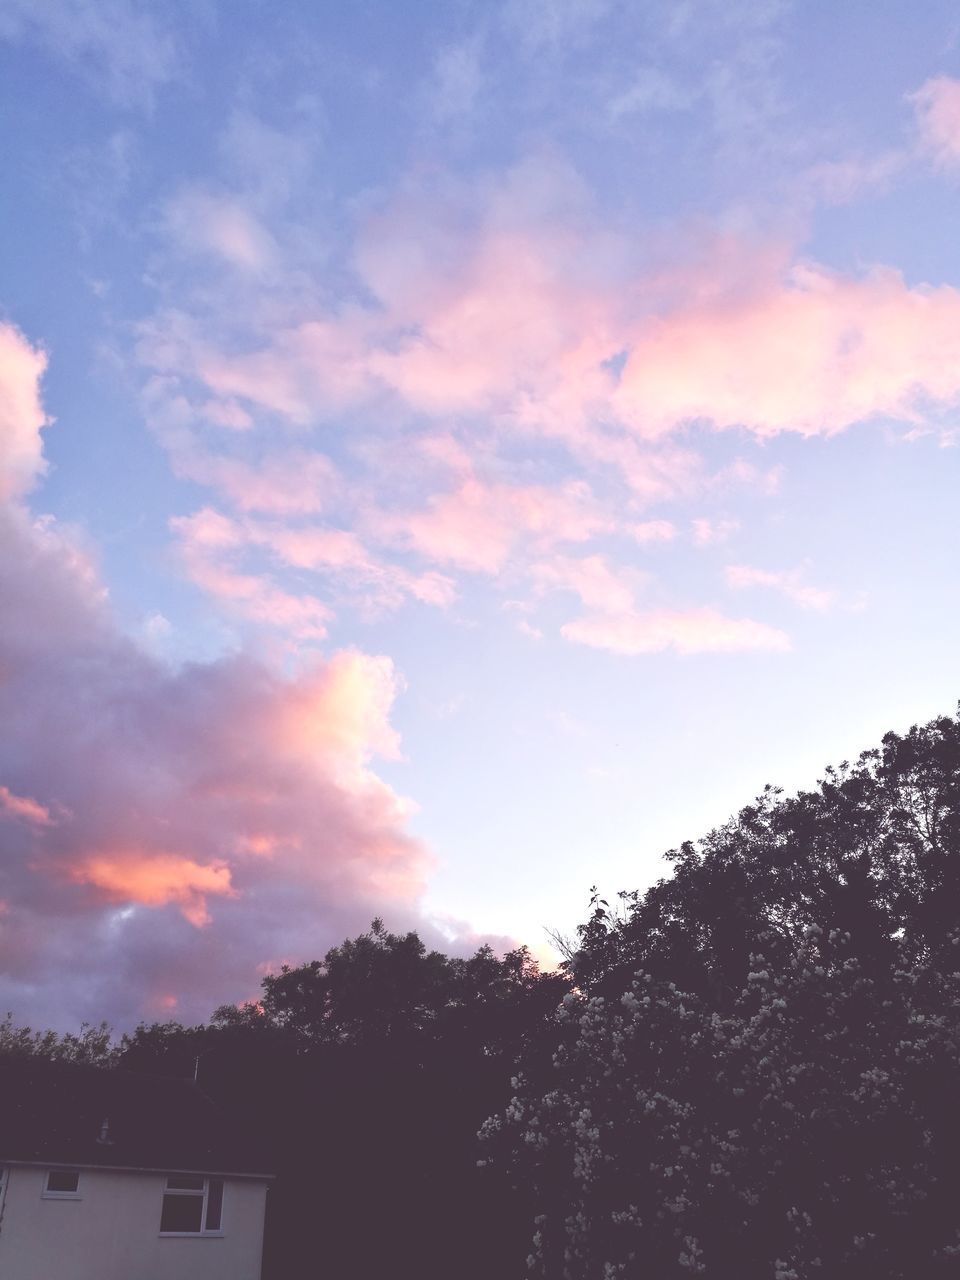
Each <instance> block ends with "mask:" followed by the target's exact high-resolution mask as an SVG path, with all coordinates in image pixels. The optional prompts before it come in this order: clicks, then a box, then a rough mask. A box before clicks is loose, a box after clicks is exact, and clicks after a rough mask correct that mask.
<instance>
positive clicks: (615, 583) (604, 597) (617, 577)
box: [530, 555, 641, 615]
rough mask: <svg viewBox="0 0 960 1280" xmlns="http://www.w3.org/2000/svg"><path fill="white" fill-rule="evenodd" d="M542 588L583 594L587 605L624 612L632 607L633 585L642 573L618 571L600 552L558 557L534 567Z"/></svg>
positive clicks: (583, 601)
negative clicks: (588, 554)
mask: <svg viewBox="0 0 960 1280" xmlns="http://www.w3.org/2000/svg"><path fill="white" fill-rule="evenodd" d="M530 572H531V576H532V577H533V580H534V582H535V583H536V584H537V585H538V587H539V588H541V589H543V590H547V589H553V590H559V591H570V592H573V593H574V594H575V595H577V596H579V597H580V600H581V602H582V604H583V605H584V607H585V608H587V609H593V610H596V611H597V612H599V613H606V614H620V615H622V614H625V613H628V612H629V611H630V610H631V609H632V608H633V603H634V588H633V585H632V583H631V581H630V579H632V580H633V583H637V584H639V581H640V579H641V575H640V574H638V573H637V572H636V571H632V572H631V571H623V570H620V571H616V570H614V569H612V568H611V566H610V564H609V563H608V562H607V560H606V559H605V558H604V557H603V556H601V555H591V556H580V557H576V556H555V557H554V558H553V559H552V560H549V561H545V562H541V563H538V564H535V565H533V566H532V567H531V570H530Z"/></svg>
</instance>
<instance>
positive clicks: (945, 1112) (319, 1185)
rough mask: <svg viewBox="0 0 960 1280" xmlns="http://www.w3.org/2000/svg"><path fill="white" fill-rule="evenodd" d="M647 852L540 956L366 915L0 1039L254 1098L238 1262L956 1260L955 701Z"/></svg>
mask: <svg viewBox="0 0 960 1280" xmlns="http://www.w3.org/2000/svg"><path fill="white" fill-rule="evenodd" d="M667 858H668V860H669V861H670V862H671V863H672V873H671V875H670V876H669V877H667V878H664V879H663V880H661V881H659V882H658V883H657V884H655V885H653V886H652V887H651V888H649V889H648V890H646V891H635V892H624V893H621V894H620V896H619V900H618V903H617V905H616V907H615V909H613V910H611V908H610V906H609V903H608V902H607V901H606V900H605V899H603V898H601V897H599V895H598V894H597V893H596V891H594V893H593V897H592V899H591V903H590V912H589V915H588V918H587V920H586V921H585V922H584V924H583V925H582V926H581V927H580V929H579V930H578V933H577V938H576V941H575V942H572V943H570V944H569V948H568V960H567V962H566V963H565V965H564V966H562V968H561V971H560V972H559V973H557V974H546V975H544V974H541V973H539V972H538V970H537V968H536V965H534V964H533V962H532V961H531V959H530V956H529V954H528V953H527V951H526V950H525V949H523V948H521V949H519V950H517V951H513V952H511V953H509V954H508V955H506V956H504V957H502V958H499V957H497V956H495V955H494V954H493V953H492V952H491V951H490V949H489V948H486V947H483V948H480V950H479V951H478V952H477V953H476V954H475V955H474V956H472V957H470V958H469V959H458V958H452V957H449V956H445V955H442V954H441V953H439V952H436V951H428V950H427V949H426V947H425V946H424V944H423V942H422V941H421V939H420V938H419V937H418V936H417V935H416V934H415V933H408V934H404V935H399V934H392V933H390V932H388V931H387V930H386V929H385V928H384V926H383V924H382V923H381V922H380V921H374V922H373V925H372V926H371V928H370V930H369V931H368V932H367V933H364V934H361V935H360V936H359V937H357V938H354V939H349V940H347V941H345V942H343V943H342V944H341V945H340V946H338V947H334V948H332V949H331V950H330V951H329V952H328V953H327V954H326V956H325V957H324V958H323V960H319V961H314V962H312V963H309V964H304V965H300V966H297V967H295V968H284V969H282V970H281V971H280V972H279V973H277V974H272V975H270V976H268V977H267V978H265V979H264V981H263V993H262V997H261V999H260V1001H259V1002H257V1003H255V1004H249V1005H245V1006H242V1007H240V1008H235V1007H233V1006H225V1007H223V1008H221V1009H218V1010H217V1011H216V1012H215V1014H214V1015H213V1017H212V1019H211V1021H210V1023H209V1024H208V1025H206V1026H199V1027H184V1026H181V1025H180V1024H178V1023H162V1024H154V1025H152V1026H146V1025H143V1026H140V1027H138V1028H137V1030H136V1031H135V1032H133V1033H132V1034H130V1035H126V1036H124V1037H123V1039H122V1040H121V1042H120V1044H119V1045H112V1044H111V1043H110V1039H109V1035H108V1034H107V1033H106V1030H105V1028H85V1029H84V1030H83V1031H82V1033H81V1034H80V1035H79V1036H74V1037H70V1036H67V1037H58V1036H52V1035H50V1034H46V1033H44V1034H41V1033H32V1032H29V1031H21V1030H18V1029H17V1028H15V1027H13V1026H12V1025H11V1024H10V1023H9V1021H8V1022H7V1023H5V1024H0V1052H4V1053H7V1054H19V1055H29V1054H34V1055H38V1056H41V1057H50V1058H54V1059H58V1058H59V1059H63V1060H66V1061H79V1062H91V1063H95V1064H100V1065H110V1064H119V1065H122V1066H123V1067H124V1068H125V1069H126V1070H127V1071H143V1072H149V1073H160V1074H169V1075H172V1076H179V1077H182V1078H186V1079H191V1080H192V1079H194V1078H195V1077H196V1078H197V1080H198V1082H199V1085H200V1087H201V1089H203V1090H204V1091H205V1092H206V1093H208V1094H209V1096H210V1097H212V1098H213V1099H215V1100H216V1101H218V1102H220V1103H221V1104H222V1105H223V1106H224V1107H225V1108H227V1109H230V1110H231V1111H239V1112H240V1113H241V1114H243V1115H244V1116H245V1117H248V1118H249V1121H250V1124H251V1126H254V1127H256V1128H257V1129H259V1140H261V1141H265V1142H266V1144H267V1145H268V1146H269V1148H270V1150H271V1153H272V1163H271V1167H272V1168H273V1169H275V1171H276V1173H277V1175H278V1176H277V1180H276V1184H275V1186H274V1188H273V1190H271V1193H270V1206H269V1210H268V1223H267V1246H266V1259H265V1268H264V1280H293V1278H294V1277H301V1276H302V1277H313V1276H321V1275H325V1274H335V1275H337V1276H340V1277H343V1278H344V1280H352V1278H355V1280H368V1278H369V1280H374V1278H376V1280H382V1277H383V1276H385V1275H408V1274H409V1275H416V1276H418V1277H419V1278H420V1280H434V1278H436V1280H440V1277H443V1278H444V1280H448V1278H449V1277H450V1276H451V1275H456V1276H457V1277H458V1278H463V1280H481V1278H482V1280H496V1278H498V1277H501V1276H504V1277H505V1276H519V1275H521V1274H522V1273H523V1271H524V1268H525V1266H527V1267H528V1269H529V1270H530V1272H531V1273H532V1274H534V1275H540V1276H543V1277H545V1278H546V1280H567V1278H568V1277H569V1278H570V1280H593V1278H594V1277H596V1278H597V1280H610V1277H612V1276H615V1275H616V1276H620V1275H622V1276H624V1277H626V1278H627V1280H633V1278H636V1280H641V1277H646V1276H648V1275H654V1274H655V1275H656V1276H657V1277H658V1280H670V1278H671V1277H680V1276H683V1277H687V1276H693V1275H705V1276H706V1277H707V1278H708V1280H814V1278H815V1277H817V1276H822V1277H824V1278H825V1280H839V1278H840V1277H843V1280H867V1277H869V1278H870V1280H913V1278H914V1277H918V1276H922V1277H924V1280H927V1277H936V1276H941V1275H942V1276H956V1275H960V1235H958V1228H960V1210H958V1207H957V1206H958V1204H960V1200H958V1199H957V1194H958V1191H957V1189H958V1188H960V1141H958V1139H960V1132H958V1130H960V1118H958V1111H957V1108H956V1101H955V1100H956V1098H957V1096H960V976H958V971H960V721H958V720H956V719H951V718H948V717H944V718H941V719H938V720H935V721H933V722H932V723H930V724H928V725H925V726H922V727H915V728H913V729H911V730H910V731H909V732H908V733H906V734H904V735H897V734H892V733H891V734H888V735H887V736H886V737H885V738H884V739H883V742H882V744H881V746H880V748H878V749H876V750H873V751H868V752H866V753H864V754H863V755H862V756H861V757H860V758H859V759H858V760H857V761H856V762H855V763H854V764H852V765H851V764H847V763H844V764H842V765H840V766H839V767H837V768H832V769H828V770H827V771H826V774H825V776H824V778H823V780H822V781H821V782H820V783H819V785H818V786H817V788H816V789H814V790H811V791H807V792H801V793H799V794H798V795H796V796H790V797H788V796H784V795H783V794H782V793H781V792H780V791H778V790H776V789H775V788H771V787H768V788H767V789H766V790H765V791H764V792H763V793H762V795H761V796H760V797H759V798H758V799H757V801H756V802H755V803H754V804H752V805H750V806H748V807H747V808H745V809H743V810H742V811H741V812H740V813H739V814H738V815H737V816H736V817H735V818H733V819H732V820H731V821H730V822H729V823H727V824H726V825H725V826H723V827H721V828H719V829H718V830H716V831H713V832H711V833H710V834H708V835H707V836H705V837H704V838H703V839H701V840H700V841H698V842H696V843H687V844H684V845H682V846H681V847H680V848H679V849H677V850H673V851H671V852H670V853H669V854H668V855H667ZM561 1001H562V1004H561ZM558 1005H560V1006H561V1007H560V1009H559V1011H558V1008H557V1006H558ZM488 1118H490V1119H489V1122H488V1123H486V1124H484V1122H485V1121H488ZM481 1126H483V1127H484V1140H483V1142H482V1143H480V1144H478V1143H477V1142H476V1134H477V1130H478V1129H480V1128H481ZM478 1161H479V1166H478ZM525 1259H526V1260H527V1261H526V1263H525ZM611 1268H612V1269H611Z"/></svg>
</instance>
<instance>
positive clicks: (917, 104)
mask: <svg viewBox="0 0 960 1280" xmlns="http://www.w3.org/2000/svg"><path fill="white" fill-rule="evenodd" d="M910 100H911V102H912V103H913V106H914V110H915V111H916V113H917V125H918V128H919V131H920V146H921V149H922V151H924V152H925V153H926V154H927V155H928V156H929V157H930V158H931V159H932V160H933V162H934V164H935V165H937V166H938V167H939V168H941V169H955V168H956V167H957V165H958V164H960V80H954V79H952V78H951V77H950V76H935V77H934V78H933V79H930V80H927V81H925V82H924V83H923V84H922V85H921V86H920V88H919V89H918V90H917V91H916V93H914V94H911V96H910Z"/></svg>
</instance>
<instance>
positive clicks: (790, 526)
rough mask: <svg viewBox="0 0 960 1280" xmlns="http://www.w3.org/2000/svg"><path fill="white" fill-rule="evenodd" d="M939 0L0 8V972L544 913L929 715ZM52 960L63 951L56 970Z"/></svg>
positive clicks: (621, 879) (166, 1004) (182, 972)
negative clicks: (379, 926)
mask: <svg viewBox="0 0 960 1280" xmlns="http://www.w3.org/2000/svg"><path fill="white" fill-rule="evenodd" d="M958 40H960V24H958V22H957V20H956V15H955V10H954V7H953V6H950V5H947V4H946V3H943V4H940V3H930V4H926V5H924V6H922V8H921V9H920V10H919V11H916V9H915V8H908V7H907V6H906V5H904V4H901V3H895V2H893V0H885V2H884V3H881V4H876V3H873V4H869V5H868V4H866V3H849V4H845V5H843V6H836V5H826V4H819V3H814V4H805V5H799V4H797V5H791V4H789V3H781V2H780V0H770V2H769V3H766V2H764V0H759V2H758V0H751V2H750V3H746V2H744V3H733V2H731V0H727V3H714V2H713V0H699V2H698V3H692V2H691V3H673V4H666V3H662V4H654V3H650V4H647V3H645V4H636V3H622V2H621V0H501V2H498V3H484V4H473V3H466V2H464V3H455V4H444V5H440V4H437V3H433V2H431V3H426V2H424V3H419V4H407V5H403V6H398V5H389V4H386V3H384V2H383V0H369V2H368V3H358V4H354V5H350V6H343V5H331V4H296V3H288V4H284V5H282V6H278V5H267V4H265V3H254V2H251V0H233V2H232V3H230V4H225V3H215V2H214V0H209V2H206V3H202V4H201V3H197V4H164V5H159V4H149V3H134V0H99V2H96V3H94V2H92V0H47V3H45V4H44V5H42V6H39V5H36V4H33V3H27V0H4V2H3V3H2V4H0V63H2V75H0V118H2V119H3V121H4V124H3V128H2V139H3V147H4V163H5V173H6V174H7V182H6V183H5V184H4V191H3V193H2V196H0V218H2V227H3V236H2V240H0V356H2V362H0V407H2V412H0V480H2V482H3V483H2V484H0V497H2V499H3V502H2V515H3V524H2V534H0V536H2V537H3V540H4V552H3V556H2V563H3V568H2V569H0V574H2V576H3V582H2V583H0V589H2V592H3V598H4V600H5V602H6V607H5V609H4V611H3V612H4V615H5V621H4V620H0V670H2V671H3V672H4V673H5V679H4V682H3V683H2V684H0V718H2V720H3V722H4V724H5V732H4V734H3V735H2V740H0V850H2V852H3V864H2V867H0V997H2V1000H3V1002H4V1003H3V1007H5V1008H6V1007H9V1008H11V1009H12V1010H13V1011H14V1013H15V1015H16V1016H17V1017H18V1018H21V1019H23V1020H29V1019H34V1020H37V1021H44V1020H46V1021H51V1022H56V1023H57V1024H58V1025H72V1024H74V1023H76V1022H77V1021H78V1020H79V1019H80V1018H82V1017H86V1018H94V1019H99V1018H100V1017H108V1018H111V1019H113V1020H115V1021H117V1022H118V1023H119V1024H122V1025H126V1024H128V1023H130V1022H131V1021H133V1020H135V1019H136V1018H138V1017H141V1016H145V1017H154V1016H168V1015H170V1014H173V1015H175V1016H181V1017H184V1018H199V1017H203V1016H205V1015H206V1014H207V1013H208V1012H209V1011H210V1009H211V1008H212V1007H213V1005H214V1004H216V1003H218V1002H221V1001H224V1000H240V999H243V998H245V997H249V996H252V995H254V994H255V992H256V989H257V983H258V981H259V976H260V975H261V974H262V973H263V972H265V971H266V970H267V969H269V968H270V966H272V965H276V964H279V963H282V962H296V961H298V960H302V959H308V958H312V957H314V956H316V955H318V954H322V952H323V951H324V950H325V949H326V948H327V947H328V946H330V945H332V944H334V943H336V942H337V941H339V940H340V939H341V938H342V937H343V936H345V935H346V934H348V933H351V932H357V931H359V930H360V929H362V928H363V927H364V926H365V925H366V924H367V923H368V922H369V920H370V918H371V917H372V916H373V915H374V914H380V915H382V916H384V917H385V919H386V920H387V923H388V924H390V925H391V926H393V927H416V928H419V929H420V930H421V932H422V933H423V935H424V937H426V938H427V939H428V940H429V941H431V942H432V943H436V944H443V945H450V946H452V947H455V948H458V949H464V948H470V947H473V946H475V945H476V944H477V942H478V940H482V939H486V938H490V939H492V940H494V941H495V942H496V943H497V944H498V945H504V944H505V943H506V941H507V940H509V939H516V940H522V941H525V942H527V943H529V944H530V945H531V946H533V947H534V948H535V949H536V950H538V951H539V952H540V953H541V954H542V955H543V956H544V958H545V959H549V955H550V953H549V950H548V948H547V943H546V936H545V933H544V927H550V928H553V929H559V930H560V931H562V932H567V933H569V932H571V931H572V930H573V929H574V928H575V926H576V924H577V922H578V921H579V920H580V919H582V918H583V914H584V911H585V905H586V899H587V894H588V889H589V886H590V885H591V884H594V883H595V884H597V885H599V886H600V887H601V889H603V890H604V891H606V892H607V893H608V894H611V893H614V892H616V890H618V889H620V888H635V887H640V886H642V885H644V884H647V883H649V882H650V881H651V880H652V879H653V878H655V877H656V876H657V875H658V874H660V873H661V871H662V868H663V864H662V863H661V862H660V861H659V858H660V854H661V853H662V852H663V851H664V850H665V849H667V848H669V847H670V846H671V845H673V844H675V843H677V842H678V841H680V840H682V839H686V838H691V837H695V836H696V835H697V834H700V833H702V832H703V831H705V830H706V829H707V828H709V826H711V825H712V824H715V823H717V822H720V821H722V820H723V819H724V818H725V817H726V816H728V815H729V813H731V812H732V811H733V810H735V809H736V808H737V807H739V806H740V805H741V804H744V803H746V802H748V801H749V800H750V798H751V797H752V796H753V795H754V794H756V792H757V791H758V790H759V789H760V788H761V787H762V786H763V785H764V784H765V783H766V782H775V783H780V784H782V785H785V786H787V787H790V788H794V787H798V786H802V785H810V784H812V783H813V782H814V781H815V779H816V777H817V776H818V773H819V771H820V769H821V768H822V766H823V765H825V764H826V763H828V762H830V761H837V760H839V759H842V758H843V757H845V756H849V755H851V754H854V753H856V752H857V751H858V750H859V749H861V748H863V747H866V746H869V745H871V744H872V743H873V742H874V741H875V740H876V739H877V738H878V736H879V735H880V734H881V733H882V732H883V731H884V730H886V729H887V728H903V727H905V726H907V725H908V724H909V723H911V722H913V721H916V720H922V719H924V718H928V717H930V716H932V715H934V714H937V713H941V712H950V711H952V710H953V708H954V707H955V706H956V700H957V696H958V685H957V681H956V673H955V665H956V659H955V650H956V646H955V639H954V637H955V635H956V627H957V621H958V590H957V578H956V567H955V566H956V563H957V552H958V522H957V515H956V501H955V494H956V491H957V482H958V474H957V473H958V465H957V449H956V444H957V439H958V437H957V406H958V399H960V261H958V249H957V243H958V242H957V236H956V209H957V193H958V180H960V46H958ZM65 965H67V966H68V968H69V971H70V974H71V976H70V978H69V979H68V980H64V977H63V975H64V966H65Z"/></svg>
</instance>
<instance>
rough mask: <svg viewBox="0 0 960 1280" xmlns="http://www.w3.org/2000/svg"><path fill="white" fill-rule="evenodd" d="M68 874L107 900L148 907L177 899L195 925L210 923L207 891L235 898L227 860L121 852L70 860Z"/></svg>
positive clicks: (131, 851) (142, 851)
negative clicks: (101, 892) (103, 895)
mask: <svg viewBox="0 0 960 1280" xmlns="http://www.w3.org/2000/svg"><path fill="white" fill-rule="evenodd" d="M69 874H70V878H71V879H73V880H76V881H77V882H78V883H80V884H90V885H94V886H95V887H96V888H98V889H101V890H103V892H104V894H105V895H106V897H107V899H108V900H111V901H114V902H136V903H141V904H142V905H144V906H148V907H158V906H165V905H166V904H167V903H170V902H172V903H175V904H176V905H177V906H178V907H179V909H180V911H181V912H182V913H183V916H184V919H186V920H189V922H190V923H191V924H192V925H194V926H195V927H196V928H200V927H201V926H202V925H207V924H209V923H210V913H209V911H208V909H207V898H208V896H209V895H210V894H219V895H221V896H228V897H229V896H233V894H234V890H233V889H232V888H231V885H230V868H229V867H228V866H227V865H226V863H225V862H220V861H216V862H212V863H209V864H206V865H204V864H202V863H199V862H195V861H194V860H193V859H192V858H189V857H184V856H183V854H178V853H153V852H151V851H150V850H136V851H133V850H125V851H123V852H122V853H99V854H96V855H94V856H93V857H90V858H86V859H81V860H80V861H78V862H74V863H72V864H71V866H70V869H69Z"/></svg>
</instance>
